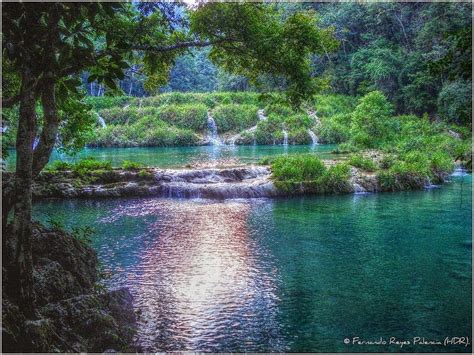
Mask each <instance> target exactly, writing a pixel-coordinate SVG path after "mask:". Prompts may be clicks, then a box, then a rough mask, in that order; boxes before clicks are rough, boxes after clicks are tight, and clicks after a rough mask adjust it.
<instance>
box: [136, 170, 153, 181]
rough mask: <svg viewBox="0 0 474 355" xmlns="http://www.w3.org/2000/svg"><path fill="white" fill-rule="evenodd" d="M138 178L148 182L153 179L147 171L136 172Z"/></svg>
mask: <svg viewBox="0 0 474 355" xmlns="http://www.w3.org/2000/svg"><path fill="white" fill-rule="evenodd" d="M138 177H139V178H140V179H141V180H149V179H152V178H153V174H152V173H150V172H149V171H147V170H144V169H142V170H140V171H139V172H138Z"/></svg>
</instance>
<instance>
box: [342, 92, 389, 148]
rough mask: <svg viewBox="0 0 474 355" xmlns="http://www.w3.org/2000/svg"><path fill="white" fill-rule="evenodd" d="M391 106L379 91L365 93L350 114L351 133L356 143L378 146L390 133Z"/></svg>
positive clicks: (368, 146) (371, 146) (370, 146)
mask: <svg viewBox="0 0 474 355" xmlns="http://www.w3.org/2000/svg"><path fill="white" fill-rule="evenodd" d="M392 112H393V108H392V105H391V104H390V102H389V101H388V100H387V98H386V97H385V96H384V94H383V93H381V92H380V91H372V92H370V93H368V94H367V95H365V96H364V97H363V98H362V99H361V100H360V102H359V104H358V105H357V107H356V109H355V111H354V112H353V114H352V125H351V134H352V137H353V140H354V142H355V143H356V144H358V145H360V146H363V147H367V148H373V147H378V146H380V144H381V143H382V142H383V141H385V140H386V139H387V138H388V137H389V135H390V122H389V120H390V117H391V115H392Z"/></svg>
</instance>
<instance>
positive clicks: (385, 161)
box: [379, 154, 397, 169]
mask: <svg viewBox="0 0 474 355" xmlns="http://www.w3.org/2000/svg"><path fill="white" fill-rule="evenodd" d="M396 161H397V158H396V156H395V155H393V154H384V155H383V157H382V159H380V163H379V165H380V168H381V169H389V168H391V167H392V166H393V164H395V162H396Z"/></svg>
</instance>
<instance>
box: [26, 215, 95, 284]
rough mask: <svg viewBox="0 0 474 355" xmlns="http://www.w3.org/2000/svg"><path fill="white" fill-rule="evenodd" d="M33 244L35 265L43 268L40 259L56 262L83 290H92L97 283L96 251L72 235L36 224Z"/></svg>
mask: <svg viewBox="0 0 474 355" xmlns="http://www.w3.org/2000/svg"><path fill="white" fill-rule="evenodd" d="M32 242H33V262H34V263H35V264H38V265H40V266H41V262H40V261H41V260H40V259H49V260H54V261H56V262H57V263H58V264H59V265H60V266H61V267H62V268H63V269H64V270H65V271H67V272H69V273H70V274H71V275H72V276H73V277H74V279H75V280H76V282H77V283H78V284H79V285H80V286H81V287H82V288H83V289H90V288H91V287H92V286H93V285H94V283H95V282H96V281H97V272H96V267H97V255H96V253H95V251H94V250H93V249H92V248H89V247H87V246H86V245H85V244H84V243H82V242H80V241H79V240H76V239H75V238H73V237H72V236H71V235H69V234H67V233H64V232H62V231H56V230H55V231H51V230H48V229H46V228H45V227H43V226H41V225H39V224H36V225H35V228H33V238H32ZM43 265H44V264H43ZM40 269H41V267H40ZM50 269H51V268H50Z"/></svg>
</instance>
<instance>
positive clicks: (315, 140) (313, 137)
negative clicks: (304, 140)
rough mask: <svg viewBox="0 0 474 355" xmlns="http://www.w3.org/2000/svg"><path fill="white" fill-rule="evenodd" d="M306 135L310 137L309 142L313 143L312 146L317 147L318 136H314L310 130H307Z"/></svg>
mask: <svg viewBox="0 0 474 355" xmlns="http://www.w3.org/2000/svg"><path fill="white" fill-rule="evenodd" d="M308 134H309V136H310V137H311V140H312V141H313V145H318V136H316V134H314V132H313V131H312V130H310V129H308Z"/></svg>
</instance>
